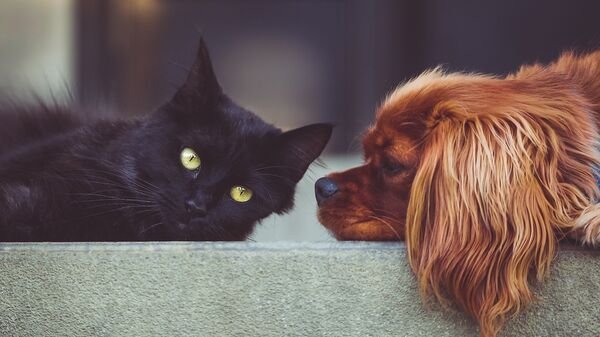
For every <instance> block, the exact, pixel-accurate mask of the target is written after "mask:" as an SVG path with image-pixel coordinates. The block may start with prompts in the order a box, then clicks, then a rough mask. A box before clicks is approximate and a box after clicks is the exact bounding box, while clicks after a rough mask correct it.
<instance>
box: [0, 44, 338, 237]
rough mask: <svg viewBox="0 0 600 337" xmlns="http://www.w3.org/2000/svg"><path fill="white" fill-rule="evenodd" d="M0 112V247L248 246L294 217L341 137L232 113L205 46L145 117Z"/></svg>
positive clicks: (326, 129)
mask: <svg viewBox="0 0 600 337" xmlns="http://www.w3.org/2000/svg"><path fill="white" fill-rule="evenodd" d="M0 112H1V113H0V241H130V240H131V241H138V240H244V239H245V238H246V237H247V236H248V235H249V234H250V233H251V232H252V230H253V228H254V225H255V224H256V222H257V221H258V220H260V219H263V218H265V217H266V216H268V215H269V214H271V213H273V212H277V213H282V212H285V211H287V210H289V209H290V208H291V207H292V205H293V196H294V190H295V186H296V183H297V182H298V181H299V180H300V178H302V176H303V175H304V172H305V171H306V170H307V168H308V166H309V165H310V163H311V162H312V161H313V160H315V158H317V157H318V156H319V154H320V153H321V151H322V150H323V148H324V147H325V145H326V144H327V142H328V140H329V137H330V136H331V126H330V125H329V124H314V125H309V126H305V127H302V128H299V129H295V130H292V131H288V132H283V133H282V132H281V130H279V129H277V128H275V127H273V126H272V125H269V124H266V123H265V122H263V121H262V120H261V119H260V118H259V117H257V116H256V115H254V114H253V113H251V112H249V111H247V110H245V109H243V108H241V107H239V106H238V105H236V104H235V103H233V102H232V101H231V100H230V99H229V98H228V97H227V96H226V95H224V94H223V93H222V92H221V88H220V86H219V84H218V83H217V80H216V78H215V75H214V72H213V70H212V65H211V63H210V59H209V56H208V51H207V50H206V46H205V45H204V42H203V41H201V42H200V48H199V51H198V55H197V57H196V60H195V62H194V64H193V66H192V68H191V71H190V73H189V75H188V78H187V80H186V82H185V84H184V85H183V86H182V87H181V88H180V89H179V90H178V91H177V92H176V94H175V95H174V97H173V98H172V100H171V101H170V102H168V103H167V104H165V105H164V106H162V107H161V108H159V109H158V110H157V111H155V112H153V113H151V114H149V115H148V116H146V117H144V118H141V119H136V120H99V121H94V122H84V121H81V120H79V119H77V118H76V117H75V115H76V114H74V113H73V112H72V111H69V110H68V109H57V108H47V107H43V106H42V107H37V108H31V109H23V108H15V107H0Z"/></svg>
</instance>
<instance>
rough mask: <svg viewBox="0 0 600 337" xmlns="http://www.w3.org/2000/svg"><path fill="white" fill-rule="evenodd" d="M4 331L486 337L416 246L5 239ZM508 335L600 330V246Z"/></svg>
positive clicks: (561, 260)
mask: <svg viewBox="0 0 600 337" xmlns="http://www.w3.org/2000/svg"><path fill="white" fill-rule="evenodd" d="M0 271H1V272H0V335H1V336H36V337H43V336H306V337H315V336H336V337H337V336H377V337H381V336H436V337H437V336H440V337H441V336H465V337H467V336H477V327H476V326H475V325H474V323H473V322H472V321H471V320H470V319H468V318H466V317H465V316H463V315H462V314H460V313H457V312H455V311H448V310H443V309H441V308H440V307H439V306H437V305H431V306H429V307H428V308H426V307H424V306H423V305H422V302H421V299H420V298H419V295H418V291H417V285H416V281H415V279H414V276H413V274H412V273H411V271H410V269H409V267H408V265H407V262H406V254H405V249H404V246H403V245H401V244H382V243H370V244H369V243H360V242H354V243H352V242H350V243H335V242H334V243H320V244H315V243H312V244H311V243H295V244H291V243H269V244H265V243H262V244H259V243H162V244H152V243H147V244H131V243H130V244H127V243H123V244H69V245H67V244H1V245H0ZM536 293H537V294H538V295H539V298H540V300H539V301H537V302H536V303H534V304H533V305H532V306H531V307H530V308H529V309H528V310H527V311H526V312H525V313H523V314H521V315H520V316H518V317H517V318H516V319H514V320H512V321H511V322H510V323H509V324H508V326H507V328H506V330H505V331H504V333H502V334H501V336H557V337H558V336H561V337H564V336H577V337H597V336H600V306H599V305H598V304H599V303H600V252H599V251H581V250H578V249H574V248H573V247H567V246H563V249H562V250H561V251H560V252H559V253H558V255H557V257H556V259H555V261H554V263H553V268H552V270H551V273H550V277H549V278H548V279H547V280H546V282H545V283H544V284H541V285H539V286H538V287H536Z"/></svg>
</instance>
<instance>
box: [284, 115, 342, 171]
mask: <svg viewBox="0 0 600 337" xmlns="http://www.w3.org/2000/svg"><path fill="white" fill-rule="evenodd" d="M332 129H333V126H332V125H331V124H325V123H322V124H311V125H307V126H303V127H301V128H298V129H294V130H290V131H287V132H284V133H282V134H281V135H279V139H278V144H277V147H278V150H279V151H278V156H279V162H280V164H281V165H282V166H283V167H284V168H286V169H285V171H286V172H289V173H288V174H289V178H290V179H291V180H293V181H294V182H298V181H299V180H300V179H301V178H302V176H303V175H304V173H305V172H306V170H307V169H308V166H309V165H310V164H311V163H312V162H313V161H314V160H315V159H317V157H318V156H319V155H320V154H321V152H323V149H324V148H325V145H327V142H328V141H329V138H330V137H331V132H332Z"/></svg>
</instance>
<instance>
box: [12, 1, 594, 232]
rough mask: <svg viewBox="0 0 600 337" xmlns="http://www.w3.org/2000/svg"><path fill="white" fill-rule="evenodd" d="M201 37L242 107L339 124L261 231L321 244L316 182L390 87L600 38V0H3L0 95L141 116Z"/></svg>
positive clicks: (352, 149) (503, 64) (350, 154)
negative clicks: (287, 205) (281, 211)
mask: <svg viewBox="0 0 600 337" xmlns="http://www.w3.org/2000/svg"><path fill="white" fill-rule="evenodd" d="M200 35H202V36H204V38H205V40H206V41H207V44H208V46H209V49H210V51H211V54H212V58H213V63H214V66H215V70H216V73H217V76H218V77H219V79H220V82H221V85H222V86H223V88H224V90H225V92H226V93H228V94H229V96H230V97H232V98H233V99H234V100H235V101H237V102H238V103H239V104H240V105H242V106H244V107H246V108H249V109H250V110H253V111H254V112H256V113H257V114H258V115H259V116H261V117H262V118H263V119H265V120H266V121H268V122H270V123H273V124H275V125H277V126H279V127H281V128H283V129H289V128H294V127H298V126H301V125H304V124H308V123H313V122H317V121H329V122H333V123H335V124H336V125H337V127H336V129H335V131H334V137H333V139H332V141H331V143H330V144H329V146H328V148H327V149H326V152H325V154H324V155H323V157H322V159H323V161H324V163H325V165H326V166H325V167H320V166H316V165H313V167H312V168H311V170H310V171H309V172H308V173H307V175H306V176H305V177H304V179H303V180H302V181H301V183H300V184H299V187H298V193H297V195H296V200H297V202H296V208H295V209H294V211H292V212H290V213H289V214H287V215H284V216H272V217H269V218H267V219H265V220H264V221H263V223H262V225H259V226H258V227H257V231H256V232H255V234H254V235H253V239H254V240H256V241H275V240H291V241H326V240H333V239H332V238H331V237H330V236H329V234H328V233H327V232H326V231H325V230H324V229H323V228H322V227H321V226H320V225H319V224H318V222H317V219H316V217H315V213H316V203H315V201H314V196H313V195H314V193H313V183H314V181H315V180H316V179H318V178H319V177H320V176H322V175H324V174H325V173H327V172H330V171H335V170H340V169H345V168H349V167H351V166H354V165H356V164H358V163H360V162H361V155H360V134H361V132H362V130H364V129H365V128H366V127H367V126H368V125H369V124H370V123H371V122H372V120H373V113H374V111H375V109H376V107H377V105H378V104H379V103H380V102H381V100H382V99H383V98H384V97H385V95H386V94H387V93H388V92H390V91H391V90H393V89H394V88H395V87H396V86H397V85H398V84H399V83H401V82H403V81H405V80H406V79H408V78H410V77H412V76H415V75H417V74H419V73H420V72H421V71H423V70H425V69H427V68H430V67H433V66H435V65H438V64H443V65H445V67H446V68H447V69H449V70H466V71H477V72H485V73H494V74H505V73H507V72H510V71H513V70H516V68H517V67H518V66H519V65H520V64H522V63H531V62H536V61H540V62H546V61H549V60H552V59H553V58H555V57H557V56H558V55H559V53H560V52H561V51H562V50H565V49H575V50H579V51H585V50H592V49H597V48H600V1H598V0H589V1H583V0H574V1H566V0H563V1H561V0H546V1H524V0H520V1H519V0H505V1H495V2H487V1H486V2H484V1H475V0H473V1H467V0H454V1H444V0H419V1H417V0H412V1H409V0H371V1H367V0H252V1H249V0H210V1H192V0H81V1H76V0H52V1H47V0H2V2H1V3H0V96H9V97H11V98H16V99H19V100H21V101H27V100H30V99H32V98H33V97H34V96H38V97H41V98H42V99H48V100H50V99H53V100H57V101H59V102H60V101H65V102H68V101H74V102H75V103H76V104H78V105H80V106H83V107H85V108H86V110H92V111H98V113H100V112H101V111H119V113H121V114H122V115H123V116H135V115H139V114H144V113H147V112H149V111H152V110H153V109H155V108H156V107H158V106H159V105H160V104H161V103H163V102H165V101H166V100H167V99H169V98H170V96H171V95H172V94H173V92H174V90H175V88H176V86H177V85H178V84H180V83H181V82H182V81H183V79H184V77H185V74H186V69H187V67H188V66H189V65H190V64H191V62H192V59H193V57H194V52H195V49H196V45H197V41H198V38H199V36H200Z"/></svg>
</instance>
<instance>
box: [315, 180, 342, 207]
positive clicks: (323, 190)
mask: <svg viewBox="0 0 600 337" xmlns="http://www.w3.org/2000/svg"><path fill="white" fill-rule="evenodd" d="M337 192H338V187H337V185H336V184H335V182H334V181H333V180H331V179H329V178H325V177H323V178H320V179H319V180H317V182H316V183H315V196H316V197H317V204H318V205H321V203H322V202H323V201H325V200H327V199H329V198H331V196H333V195H334V194H336V193H337Z"/></svg>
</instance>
